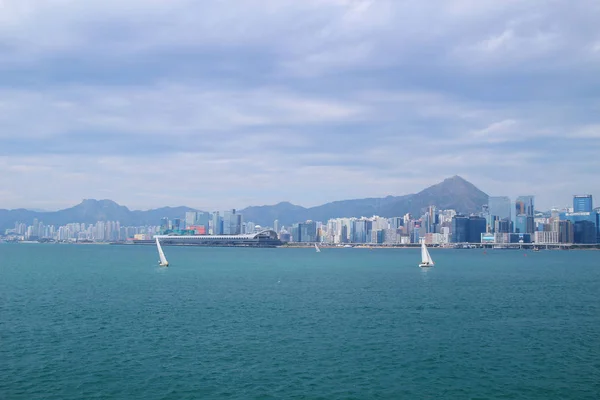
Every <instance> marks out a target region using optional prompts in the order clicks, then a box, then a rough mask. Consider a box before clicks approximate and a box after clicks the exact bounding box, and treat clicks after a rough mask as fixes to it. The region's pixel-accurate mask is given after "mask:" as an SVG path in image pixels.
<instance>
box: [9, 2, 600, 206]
mask: <svg viewBox="0 0 600 400" xmlns="http://www.w3.org/2000/svg"><path fill="white" fill-rule="evenodd" d="M575 4H576V6H575ZM598 21H600V2H598V1H597V0H578V1H577V2H572V1H567V0H528V1H522V0H503V1H497V0H428V1H417V0H372V1H367V0H303V1H297V0H260V1H258V0H256V1H255V0H220V1H216V0H215V1H196V0H169V1H165V0H127V1H122V0H86V1H77V0H71V1H69V0H0V171H1V173H0V208H18V207H24V208H32V209H44V210H56V209H61V208H66V207H70V206H73V205H75V204H77V203H79V202H80V201H81V200H82V199H84V198H96V199H112V200H114V201H116V202H118V203H120V204H122V205H125V206H128V207H129V208H130V209H149V208H157V207H162V206H178V205H187V206H190V207H195V208H198V209H202V210H223V209H227V208H243V207H246V206H250V205H263V204H275V203H278V202H280V201H291V202H293V203H294V204H300V205H303V206H314V205H319V204H323V203H326V202H329V201H333V200H343V199H352V198H364V197H379V196H386V195H402V194H408V193H415V192H418V191H420V190H422V189H424V188H425V187H427V186H430V185H432V184H435V183H438V182H440V181H442V180H443V179H444V178H447V177H450V176H453V175H460V176H462V177H463V178H465V179H467V180H469V181H470V182H472V183H473V184H475V185H476V186H477V187H479V188H480V189H481V190H483V191H484V192H486V193H488V194H489V195H495V196H500V195H506V196H510V197H512V198H515V197H516V196H518V195H524V194H533V195H535V196H536V208H537V209H549V208H550V207H555V206H566V205H569V204H570V203H571V202H572V195H573V194H588V193H589V194H593V195H594V197H595V199H596V202H595V205H596V206H597V205H600V185H599V182H600V178H599V177H598V171H600V157H599V155H600V72H599V71H600V23H598Z"/></svg>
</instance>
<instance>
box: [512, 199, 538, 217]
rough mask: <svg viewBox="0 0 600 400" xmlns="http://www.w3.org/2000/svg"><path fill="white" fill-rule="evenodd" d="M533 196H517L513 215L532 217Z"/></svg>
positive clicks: (533, 209)
mask: <svg viewBox="0 0 600 400" xmlns="http://www.w3.org/2000/svg"><path fill="white" fill-rule="evenodd" d="M534 198H535V197H534V196H519V197H517V201H516V202H515V215H519V214H523V215H527V216H530V217H533V216H534V213H535V208H534Z"/></svg>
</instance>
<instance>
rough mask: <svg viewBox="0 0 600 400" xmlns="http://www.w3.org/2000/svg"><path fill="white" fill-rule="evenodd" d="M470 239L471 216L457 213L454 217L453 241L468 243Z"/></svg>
mask: <svg viewBox="0 0 600 400" xmlns="http://www.w3.org/2000/svg"><path fill="white" fill-rule="evenodd" d="M484 232H485V231H484ZM468 240H469V218H468V217H466V216H464V215H455V216H454V217H452V243H466V242H467V241H468Z"/></svg>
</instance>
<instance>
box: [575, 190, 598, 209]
mask: <svg viewBox="0 0 600 400" xmlns="http://www.w3.org/2000/svg"><path fill="white" fill-rule="evenodd" d="M593 209H594V206H593V202H592V195H591V194H584V195H575V196H573V212H592V211H593Z"/></svg>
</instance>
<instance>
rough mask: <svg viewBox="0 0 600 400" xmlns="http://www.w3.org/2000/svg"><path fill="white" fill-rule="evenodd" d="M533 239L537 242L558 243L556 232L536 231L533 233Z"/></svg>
mask: <svg viewBox="0 0 600 400" xmlns="http://www.w3.org/2000/svg"><path fill="white" fill-rule="evenodd" d="M533 241H534V242H535V243H538V244H550V243H558V232H557V231H537V232H535V233H534V235H533Z"/></svg>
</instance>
